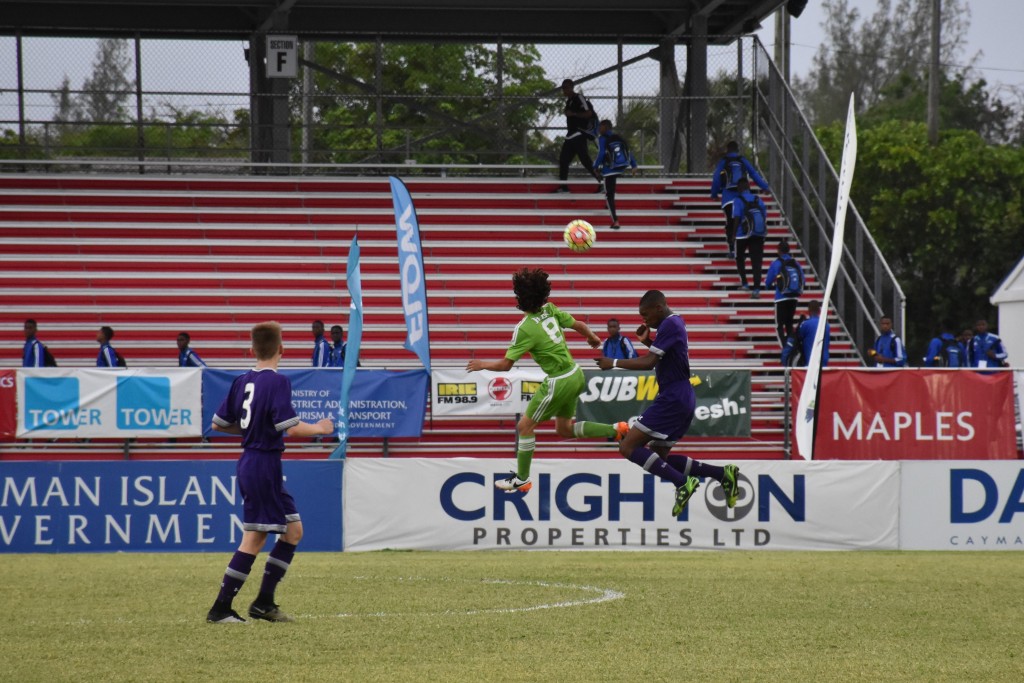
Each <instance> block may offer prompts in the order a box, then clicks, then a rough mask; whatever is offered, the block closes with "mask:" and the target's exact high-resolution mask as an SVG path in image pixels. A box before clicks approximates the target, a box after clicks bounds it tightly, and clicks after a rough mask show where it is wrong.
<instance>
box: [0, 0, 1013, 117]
mask: <svg viewBox="0 0 1024 683" xmlns="http://www.w3.org/2000/svg"><path fill="white" fill-rule="evenodd" d="M919 1H920V2H929V0H919ZM851 4H852V5H853V6H855V7H857V8H859V9H860V11H861V15H862V16H870V15H871V14H873V13H874V12H875V10H876V8H877V2H875V1H874V0H851ZM968 4H969V6H970V11H971V22H970V28H969V31H968V34H967V46H966V49H965V51H964V54H963V55H962V61H964V62H965V63H966V62H968V61H970V60H971V58H973V57H975V56H977V57H976V59H975V61H974V75H975V76H976V77H981V78H985V79H986V80H987V81H988V82H989V83H990V84H993V85H1003V86H1007V87H1010V88H1016V89H1017V92H1018V93H1021V94H1024V50H1021V46H1020V43H1021V38H1020V33H1021V27H1022V26H1024V0H968ZM824 19H825V17H824V12H823V8H822V6H821V1H820V0H810V1H809V2H808V5H807V8H806V9H805V10H804V12H803V14H802V15H801V16H800V17H799V18H797V19H794V20H793V22H792V43H793V45H792V50H791V58H792V62H793V64H792V74H793V75H805V74H806V73H807V72H808V70H809V68H810V66H811V60H812V58H813V56H814V53H815V51H816V50H817V47H818V45H819V44H821V41H822V39H823V36H824V32H823V30H822V28H821V24H822V22H823V21H824ZM758 36H759V38H760V39H761V41H762V42H763V43H764V44H765V45H766V47H767V48H768V49H769V52H771V50H772V48H773V45H774V41H775V38H774V20H773V18H772V17H769V18H768V19H766V20H765V21H764V28H763V29H761V30H760V31H759V32H758ZM243 45H244V42H243V41H228V42H200V41H192V42H188V41H160V40H144V41H143V43H142V63H143V89H144V90H145V91H150V92H152V91H166V92H169V93H170V92H175V91H195V90H205V91H210V92H225V93H238V95H236V96H232V97H213V96H192V97H181V96H172V95H166V96H154V97H153V98H151V99H149V100H148V101H147V105H146V108H147V112H148V111H149V109H150V108H151V106H152V105H153V104H154V103H156V102H157V101H158V100H160V99H161V98H162V100H163V101H170V100H173V101H175V104H177V105H179V106H184V107H186V108H206V109H215V110H221V111H222V112H223V113H229V112H230V111H231V110H233V109H235V108H240V107H245V106H247V104H248V103H247V99H246V98H245V96H244V93H245V92H246V90H247V88H248V76H247V67H246V64H245V61H244V59H243V55H242V49H243ZM540 49H541V54H542V56H543V64H544V66H545V68H546V70H547V72H548V75H549V76H550V77H551V78H552V79H554V80H556V81H557V80H560V79H561V78H564V77H573V76H581V75H584V74H586V73H589V72H592V71H594V70H597V69H600V68H603V67H605V66H610V65H612V64H614V63H615V56H616V53H615V47H614V46H566V45H559V46H550V45H549V46H541V48H540ZM646 49H647V48H646V47H643V46H626V49H625V57H626V58H627V59H628V58H629V57H630V56H632V55H635V54H638V53H640V52H642V51H644V50H646ZM95 50H96V41H95V40H91V39H70V38H69V39H60V40H56V41H55V40H43V39H37V38H26V39H25V40H24V51H25V64H26V73H25V87H26V88H27V89H29V90H31V89H51V88H57V87H59V86H60V83H61V81H62V79H63V77H64V75H65V74H66V75H67V76H68V77H69V78H70V81H71V84H72V87H73V88H74V87H79V86H80V85H81V83H82V82H83V80H84V79H85V78H86V77H87V76H88V75H89V72H90V69H91V64H92V61H93V58H94V54H95ZM14 54H15V52H14V38H12V37H0V119H3V120H7V121H10V120H11V119H14V118H16V116H17V106H16V105H17V96H16V92H14V89H15V88H16V87H17V75H16V70H15V68H14V65H15V59H14ZM678 54H679V57H680V59H682V58H683V56H684V55H685V50H683V49H682V48H680V49H679V51H678ZM733 55H735V48H732V47H730V48H717V47H713V48H712V49H711V54H710V55H709V60H708V61H709V70H710V71H711V72H712V75H713V74H714V73H715V71H717V67H718V66H720V65H723V64H724V65H725V66H728V67H731V66H732V65H733V64H734V62H735V58H734V56H733ZM625 81H626V88H625V89H626V94H627V95H629V94H636V95H649V94H651V93H653V92H656V91H657V87H658V70H657V66H656V64H655V63H654V62H652V61H650V60H647V61H646V62H642V63H640V64H637V65H634V66H632V67H629V68H628V69H627V71H626V79H625ZM586 89H587V93H588V94H589V95H593V96H598V97H600V96H601V95H605V96H610V95H613V94H614V92H615V89H616V83H615V77H614V75H612V76H609V77H607V78H605V79H603V80H602V81H600V82H595V83H590V84H588V86H586ZM1003 94H1004V95H1005V98H1006V99H1007V101H1011V102H1017V101H1018V100H1017V99H1016V98H1015V97H1014V96H1013V95H1012V94H1011V93H1009V92H1006V93H1003ZM26 99H27V112H26V113H27V116H28V118H30V119H36V120H48V119H50V118H51V116H52V107H51V101H50V98H49V96H48V95H45V94H35V95H33V94H29V95H28V96H27V98H26ZM608 108H609V105H606V106H605V107H603V109H604V110H607V109H608ZM601 110H602V108H601V107H599V111H601Z"/></svg>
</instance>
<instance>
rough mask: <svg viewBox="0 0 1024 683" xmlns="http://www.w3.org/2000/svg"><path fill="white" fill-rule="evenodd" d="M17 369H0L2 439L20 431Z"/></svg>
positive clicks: (0, 432)
mask: <svg viewBox="0 0 1024 683" xmlns="http://www.w3.org/2000/svg"><path fill="white" fill-rule="evenodd" d="M17 377H18V375H17V370H0V439H3V440H8V439H13V438H14V436H15V434H17V433H18V402H17V396H18V389H17V386H16V385H17Z"/></svg>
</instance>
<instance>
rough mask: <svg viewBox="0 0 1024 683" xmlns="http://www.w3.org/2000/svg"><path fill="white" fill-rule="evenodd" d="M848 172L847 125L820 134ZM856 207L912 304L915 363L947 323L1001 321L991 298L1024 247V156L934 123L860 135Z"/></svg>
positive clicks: (895, 123) (883, 127)
mask: <svg viewBox="0 0 1024 683" xmlns="http://www.w3.org/2000/svg"><path fill="white" fill-rule="evenodd" d="M819 137H820V138H821V141H822V144H823V146H824V147H825V149H826V150H827V151H828V153H829V155H830V156H831V157H832V158H833V159H834V160H835V163H836V164H837V166H838V161H839V157H840V156H841V151H842V145H843V129H842V125H841V124H839V123H836V124H833V125H831V126H829V127H827V128H824V129H820V130H819ZM852 198H853V201H854V203H855V204H856V206H857V208H858V210H859V211H860V212H861V215H862V216H863V217H864V220H865V222H866V223H867V225H868V226H869V228H870V229H871V233H872V235H873V236H874V238H875V240H876V241H877V242H878V245H879V247H880V248H881V250H882V253H883V254H885V257H886V259H887V260H888V262H889V265H890V267H891V268H892V269H893V272H894V273H895V275H896V278H897V279H898V280H899V282H900V285H901V286H902V287H903V290H904V292H905V293H906V295H907V323H908V325H907V327H908V330H907V331H908V334H907V337H908V339H907V343H908V345H909V348H910V353H911V354H912V355H911V358H914V357H915V355H919V352H923V350H924V346H925V345H926V344H927V343H928V340H929V339H930V338H931V337H932V336H934V334H935V332H936V326H937V324H938V323H939V321H944V320H949V321H951V322H954V323H955V324H958V325H965V324H968V323H972V322H973V321H974V320H976V319H977V318H981V317H984V318H988V319H989V320H992V319H993V318H994V311H993V308H992V306H991V304H990V303H989V297H990V296H991V294H992V292H993V291H994V290H995V288H996V287H997V286H998V284H999V282H1001V281H1002V278H1003V277H1005V276H1006V274H1007V273H1008V272H1009V271H1010V269H1011V268H1012V267H1013V266H1014V265H1015V264H1016V262H1017V261H1018V260H1019V259H1020V257H1021V251H1022V248H1024V150H1022V149H1020V148H1019V147H1015V146H1009V145H1004V146H998V145H990V144H988V143H987V142H986V141H985V140H984V139H983V138H982V137H981V136H980V135H979V134H978V133H977V132H974V131H968V130H952V131H944V132H943V134H942V136H941V137H940V140H939V144H938V145H934V146H932V145H929V144H928V135H927V129H926V126H925V124H924V123H917V122H915V123H908V122H906V121H899V120H887V121H883V122H880V123H877V124H875V125H871V126H865V127H859V128H858V154H857V172H856V175H855V177H854V181H853V191H852Z"/></svg>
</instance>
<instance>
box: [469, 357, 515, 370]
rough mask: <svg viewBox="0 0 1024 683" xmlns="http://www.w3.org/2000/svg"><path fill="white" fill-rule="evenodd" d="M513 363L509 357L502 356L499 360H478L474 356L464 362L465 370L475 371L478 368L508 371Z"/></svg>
mask: <svg viewBox="0 0 1024 683" xmlns="http://www.w3.org/2000/svg"><path fill="white" fill-rule="evenodd" d="M514 364H515V363H514V362H513V361H512V359H510V358H502V359H501V360H480V359H479V358H474V359H473V360H471V361H469V362H468V363H466V370H468V371H469V372H477V371H478V370H491V371H493V372H508V371H509V370H511V369H512V366H513V365H514Z"/></svg>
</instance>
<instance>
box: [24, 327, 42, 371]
mask: <svg viewBox="0 0 1024 683" xmlns="http://www.w3.org/2000/svg"><path fill="white" fill-rule="evenodd" d="M36 331H37V326H36V321H35V320H33V319H31V318H29V319H28V320H26V321H25V349H24V350H23V351H22V354H21V367H23V368H41V367H44V366H45V365H46V351H45V348H46V347H45V346H43V342H41V341H39V339H37V338H36Z"/></svg>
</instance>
